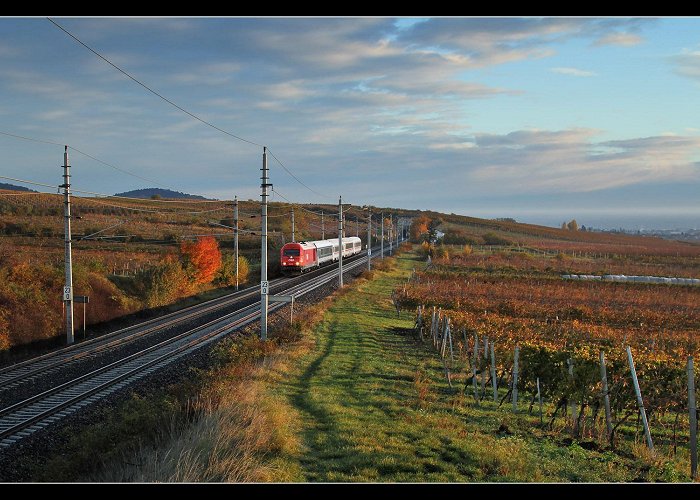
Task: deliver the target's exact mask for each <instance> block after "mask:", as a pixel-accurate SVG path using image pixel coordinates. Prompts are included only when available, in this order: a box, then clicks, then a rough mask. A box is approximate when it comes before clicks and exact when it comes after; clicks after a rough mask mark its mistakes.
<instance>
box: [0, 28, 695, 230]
mask: <svg viewBox="0 0 700 500" xmlns="http://www.w3.org/2000/svg"><path fill="white" fill-rule="evenodd" d="M51 19H53V20H54V21H55V22H56V23H57V24H59V25H60V26H61V27H63V28H64V29H65V30H66V31H68V32H69V33H70V34H72V35H73V36H74V37H75V38H77V39H78V40H80V41H81V42H82V43H83V44H85V45H87V46H88V47H90V48H91V49H92V50H94V51H95V52H97V53H99V54H100V55H101V56H103V57H104V58H105V59H107V60H108V61H110V62H111V63H112V64H113V65H114V66H117V67H118V68H120V69H121V70H123V71H124V72H126V73H128V75H130V76H131V77H132V78H134V79H136V80H138V81H139V82H141V83H142V84H144V85H146V86H147V87H149V88H150V89H151V90H152V91H153V92H155V93H158V94H160V96H162V98H161V97H158V96H157V95H155V94H154V93H153V92H150V91H149V90H147V89H146V88H144V87H143V86H141V85H139V84H138V83H136V82H135V81H134V80H133V79H131V78H129V76H127V75H125V74H124V73H123V72H120V71H119V70H118V69H117V68H115V67H114V66H113V65H110V64H109V63H108V62H106V61H105V60H104V59H102V58H100V57H98V55H96V54H95V53H94V52H92V51H90V50H88V48H86V47H85V45H81V44H80V43H79V42H78V41H77V40H76V39H75V38H72V37H71V36H69V35H68V34H67V33H66V32H65V31H62V30H61V29H60V28H59V27H57V26H56V25H54V24H53V23H52V22H51V21H49V20H48V19H47V18H45V17H2V18H0V152H1V154H2V157H3V162H2V163H3V166H2V168H0V176H4V177H9V178H15V179H21V180H28V181H32V182H35V183H39V184H47V185H50V186H56V185H58V184H61V183H62V178H61V175H62V170H61V168H59V167H61V165H62V164H63V149H64V148H63V146H62V145H64V144H65V145H68V146H69V148H70V149H69V154H70V164H71V174H72V187H73V189H77V190H82V191H86V192H94V193H103V194H114V193H118V192H124V191H128V190H132V189H142V188H147V187H161V188H169V189H173V190H175V191H181V192H187V193H192V194H198V195H202V196H207V197H212V198H218V199H233V197H234V196H238V198H239V199H253V200H260V168H261V166H262V146H265V147H267V148H268V149H269V151H270V152H271V153H272V155H274V157H269V161H268V164H269V167H270V182H271V183H272V184H273V185H274V191H275V193H274V194H273V196H272V197H271V201H285V200H289V201H293V202H296V203H337V202H338V197H339V196H342V197H343V202H345V203H352V204H354V205H366V204H370V205H374V206H382V207H395V208H405V209H420V210H435V211H440V212H445V213H456V214H462V215H470V216H475V217H485V218H496V217H511V218H515V219H516V220H518V221H520V222H529V223H535V224H543V225H549V226H560V225H561V223H562V222H564V221H569V220H571V219H574V218H575V219H576V220H577V221H578V223H579V225H581V224H583V225H586V226H589V227H597V228H617V227H626V228H632V229H638V228H647V229H649V228H654V227H657V228H668V229H671V228H698V227H700V199H699V197H698V195H699V194H700V17H661V18H651V17H642V18H625V17H600V18H597V17H537V18H535V17H436V18H392V17H316V18H314V17H309V18H300V17H299V18H284V17H268V18H259V17H258V18H256V17H207V18H204V17H197V18H187V17H164V18H157V17H117V18H108V17H80V18H68V17H53V18H51ZM165 99H167V100H168V101H170V102H167V101H166V100H165ZM173 104H174V105H177V106H178V107H179V108H182V109H178V108H177V107H175V106H174V105H173ZM183 110H185V111H187V112H189V113H191V114H192V115H195V116H196V117H197V118H199V120H197V119H195V118H193V117H192V116H191V115H190V114H187V113H186V112H185V111H183ZM203 122H207V123H203ZM8 134H10V135H8ZM12 135H14V136H21V137H25V138H26V139H20V138H17V137H12ZM27 139H31V140H27ZM40 141H44V142H40ZM82 153H86V154H87V155H89V156H86V155H85V154H82ZM0 182H10V183H14V184H19V185H24V186H26V187H30V188H33V189H37V190H39V191H45V192H56V191H55V190H53V191H52V189H51V188H48V187H40V186H39V187H38V186H36V185H28V184H22V183H19V182H12V181H9V180H6V179H1V178H0Z"/></svg>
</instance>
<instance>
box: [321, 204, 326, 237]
mask: <svg viewBox="0 0 700 500" xmlns="http://www.w3.org/2000/svg"><path fill="white" fill-rule="evenodd" d="M321 239H322V240H325V239H326V224H325V222H324V220H323V210H321Z"/></svg>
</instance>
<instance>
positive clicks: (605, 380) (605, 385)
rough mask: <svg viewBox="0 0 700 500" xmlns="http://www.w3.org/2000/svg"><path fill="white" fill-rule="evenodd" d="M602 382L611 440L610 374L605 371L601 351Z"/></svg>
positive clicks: (607, 429) (608, 435) (607, 435)
mask: <svg viewBox="0 0 700 500" xmlns="http://www.w3.org/2000/svg"><path fill="white" fill-rule="evenodd" d="M599 357H600V381H601V391H602V394H603V406H604V407H605V432H606V434H605V436H606V437H607V439H610V434H611V433H612V413H611V411H610V394H609V393H608V373H607V370H606V369H605V353H604V352H603V351H600V354H599Z"/></svg>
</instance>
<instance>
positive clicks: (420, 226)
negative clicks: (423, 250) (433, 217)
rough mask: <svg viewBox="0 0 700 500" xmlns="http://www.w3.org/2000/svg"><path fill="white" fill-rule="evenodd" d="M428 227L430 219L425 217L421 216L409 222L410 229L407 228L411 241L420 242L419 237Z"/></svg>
mask: <svg viewBox="0 0 700 500" xmlns="http://www.w3.org/2000/svg"><path fill="white" fill-rule="evenodd" d="M429 226H430V219H429V218H428V217H427V216H425V215H421V216H419V217H416V218H415V219H413V221H412V222H411V227H410V228H409V232H410V238H411V240H412V241H414V242H418V241H420V239H421V236H422V235H424V234H426V233H427V232H428V230H429Z"/></svg>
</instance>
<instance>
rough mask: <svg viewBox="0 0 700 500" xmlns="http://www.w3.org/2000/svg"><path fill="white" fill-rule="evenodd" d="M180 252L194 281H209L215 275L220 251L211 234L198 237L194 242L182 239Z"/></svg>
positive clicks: (217, 269) (219, 265)
mask: <svg viewBox="0 0 700 500" xmlns="http://www.w3.org/2000/svg"><path fill="white" fill-rule="evenodd" d="M180 252H181V254H182V256H183V257H184V258H185V261H186V263H185V266H186V268H188V269H190V270H191V272H192V277H193V280H194V282H195V283H197V284H203V283H210V282H211V281H212V280H213V279H214V278H215V277H216V273H217V272H218V271H219V268H220V267H221V251H220V250H219V244H218V243H217V241H216V239H214V237H213V236H204V237H200V238H197V241H195V242H188V241H184V242H183V243H182V245H181V246H180Z"/></svg>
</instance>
